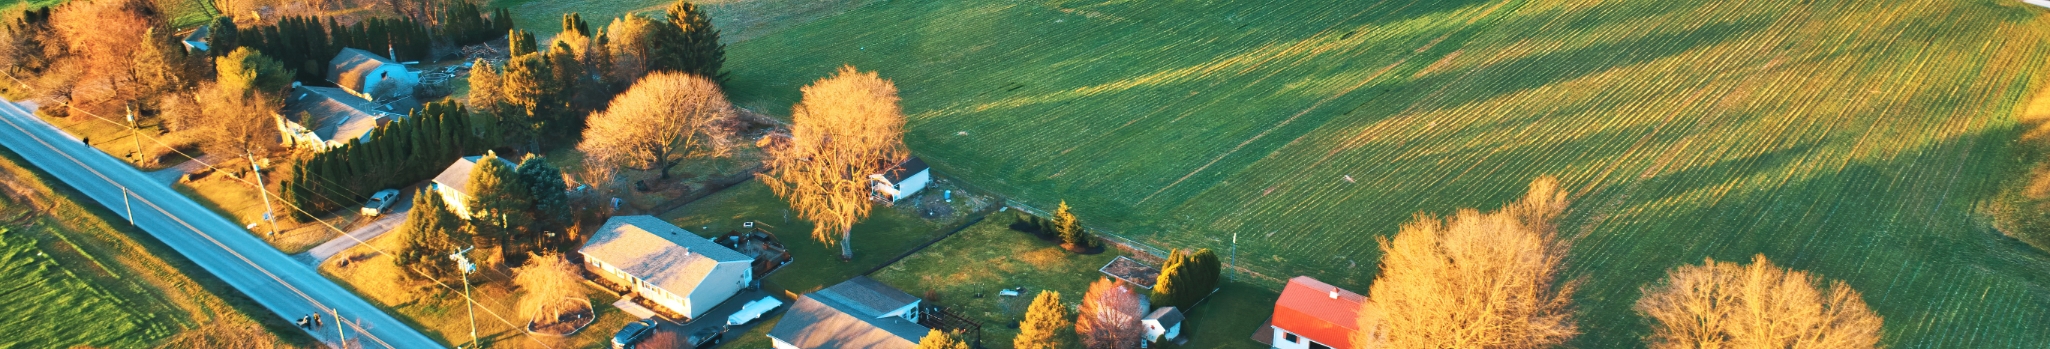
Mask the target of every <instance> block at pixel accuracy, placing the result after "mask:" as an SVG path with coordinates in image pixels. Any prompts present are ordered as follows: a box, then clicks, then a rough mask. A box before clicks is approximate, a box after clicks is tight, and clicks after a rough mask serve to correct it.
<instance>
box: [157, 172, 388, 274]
mask: <svg viewBox="0 0 2050 349" xmlns="http://www.w3.org/2000/svg"><path fill="white" fill-rule="evenodd" d="M171 189H173V190H177V191H178V193H179V194H185V196H187V197H191V198H192V199H193V201H196V202H199V204H200V205H201V206H206V208H207V209H209V210H213V211H214V213H218V214H220V215H221V216H222V217H227V218H228V219H229V220H232V221H234V222H235V224H239V225H242V226H244V227H247V226H249V225H250V224H255V225H256V227H255V228H251V229H246V230H247V231H248V233H249V234H252V235H256V237H257V238H260V239H263V241H264V242H265V243H269V244H270V245H271V247H274V248H277V249H278V251H282V252H284V253H285V254H298V253H300V252H306V250H309V249H312V248H313V247H314V246H319V245H320V244H321V243H324V242H327V241H328V240H329V239H333V238H335V237H336V236H340V235H341V233H339V232H336V231H335V229H334V228H342V229H347V228H348V225H349V223H352V222H355V221H356V220H357V218H358V217H357V216H358V214H357V213H356V212H354V211H348V210H342V212H341V213H340V214H335V215H331V216H330V217H327V218H323V219H321V222H307V223H294V222H291V221H290V220H289V219H282V218H286V217H287V215H289V214H291V213H290V212H291V211H290V209H291V208H289V207H286V206H285V204H284V203H283V202H278V201H276V199H277V198H276V197H275V196H273V197H272V198H271V199H272V200H273V201H272V202H271V205H272V207H273V208H274V209H275V210H276V211H277V213H276V215H277V216H278V217H279V218H281V219H279V220H278V221H277V229H278V233H277V234H276V235H272V234H269V231H270V226H269V224H267V223H264V221H263V212H264V203H263V199H262V198H259V197H257V192H256V188H254V187H251V186H250V184H249V182H248V181H246V180H244V179H236V178H228V176H226V175H223V174H221V173H218V172H216V173H213V174H211V175H208V176H206V177H204V178H200V179H198V180H193V181H188V182H183V183H176V184H173V185H171ZM331 226H332V227H331Z"/></svg>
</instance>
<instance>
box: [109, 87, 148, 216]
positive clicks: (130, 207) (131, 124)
mask: <svg viewBox="0 0 2050 349" xmlns="http://www.w3.org/2000/svg"><path fill="white" fill-rule="evenodd" d="M140 134H141V132H137V131H136V127H135V108H134V107H129V108H128V138H133V139H135V155H137V156H141V155H142V138H141V137H140ZM136 164H137V165H141V164H142V161H141V160H137V161H136ZM115 185H119V186H121V209H122V210H126V211H128V225H129V226H135V205H134V204H130V203H128V194H129V192H128V185H125V184H120V182H115Z"/></svg>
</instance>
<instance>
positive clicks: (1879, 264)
mask: <svg viewBox="0 0 2050 349" xmlns="http://www.w3.org/2000/svg"><path fill="white" fill-rule="evenodd" d="M2017 134H2018V132H2017V128H2015V127H2011V126H2010V127H2000V128H1996V129H1992V130H1987V131H1981V132H1976V133H1973V134H1971V135H1967V136H1963V137H1957V138H1951V139H1947V140H1945V141H1943V142H1938V143H1934V144H1937V145H1934V146H1929V147H1927V149H1923V150H1922V151H1926V152H1928V153H1929V154H1932V155H1922V156H1920V157H1913V156H1906V155H1908V154H1923V152H1918V151H1903V152H1901V153H1900V154H1903V156H1896V157H1892V158H1888V159H1882V160H1874V161H1869V162H1858V163H1855V164H1852V165H1849V166H1846V167H1844V168H1842V169H1840V170H1834V171H1827V170H1826V169H1816V170H1813V172H1823V171H1827V172H1826V173H1819V174H1816V175H1814V176H1812V177H1805V178H1796V179H1793V180H1789V181H1787V182H1785V183H1783V184H1782V185H1779V186H1771V187H1755V188H1753V187H1746V188H1739V189H1734V190H1733V191H1735V192H1734V193H1732V194H1729V195H1726V196H1721V197H1716V198H1704V199H1700V200H1697V202H1696V205H1684V206H1682V207H1681V208H1679V209H1674V210H1669V211H1666V212H1655V213H1650V214H1646V216H1644V217H1635V218H1631V219H1623V220H1616V221H1613V223H1612V224H1606V225H1603V226H1600V227H1597V228H1596V229H1595V231H1594V232H1592V234H1590V235H1588V236H1587V237H1585V238H1583V239H1582V240H1580V241H1579V242H1578V244H1577V245H1576V247H1575V249H1574V251H1573V254H1572V257H1571V258H1570V259H1571V260H1570V261H1569V263H1570V264H1571V265H1572V266H1573V268H1574V272H1573V273H1571V274H1577V275H1585V276H1586V277H1587V280H1588V284H1587V285H1585V286H1586V287H1584V288H1582V290H1583V291H1582V293H1581V294H1580V295H1579V296H1578V297H1577V298H1578V301H1579V306H1580V307H1581V308H1580V309H1581V311H1582V314H1583V316H1582V318H1581V324H1582V330H1583V332H1584V333H1585V334H1584V335H1582V336H1581V337H1580V338H1579V339H1578V340H1577V342H1576V343H1575V346H1578V347H1635V346H1639V345H1641V342H1640V339H1641V338H1642V336H1644V335H1646V334H1648V333H1649V329H1648V327H1647V326H1646V325H1645V322H1644V320H1643V319H1642V318H1641V317H1638V316H1637V315H1636V314H1635V313H1634V312H1633V311H1631V310H1630V306H1631V304H1632V303H1634V302H1635V301H1636V299H1637V298H1638V297H1640V296H1641V293H1640V292H1639V291H1638V287H1641V286H1643V285H1646V284H1649V283H1652V282H1654V281H1656V280H1658V279H1660V278H1662V277H1664V273H1665V271H1666V270H1668V269H1670V268H1673V267H1677V266H1681V265H1688V264H1700V263H1701V261H1702V258H1714V259H1716V260H1721V261H1748V260H1749V258H1750V256H1751V255H1754V254H1764V255H1765V256H1767V257H1768V258H1771V259H1772V260H1773V261H1774V262H1775V263H1778V264H1780V265H1782V266H1786V267H1789V268H1794V269H1801V270H1808V271H1811V272H1814V273H1815V275H1817V276H1819V277H1823V278H1827V279H1831V280H1843V281H1845V282H1847V283H1848V284H1849V285H1850V286H1852V287H1853V288H1856V289H1857V290H1859V291H1861V292H1863V293H1864V299H1865V301H1866V302H1867V303H1868V304H1870V305H1871V307H1872V309H1873V310H1875V311H1876V312H1878V313H1879V314H1880V315H1881V316H1883V317H1885V319H1886V324H1887V325H1886V327H1885V338H1886V340H1885V343H1886V344H1888V346H1896V347H2043V346H2050V338H2046V337H2042V336H2040V331H2041V329H2040V327H2039V326H2037V325H2039V324H2043V323H2050V311H2046V310H2045V309H2050V299H2046V298H2045V297H2044V296H2042V294H2041V290H2043V289H2045V286H2046V285H2050V256H2046V255H2044V254H2042V253H2041V252H2038V251H2034V250H2030V249H2029V248H2027V247H2026V246H2024V245H2021V244H2019V243H2016V242H2014V241H2012V239H2008V238H2006V237H2004V236H2001V235H2000V234H1999V233H1998V232H1995V231H1992V230H1991V229H1990V228H1989V227H1986V226H1985V225H1984V224H1981V223H1978V219H1977V217H1975V214H1974V213H1973V210H1972V207H1973V206H1974V204H1975V203H1977V202H1979V201H1981V200H1984V199H1986V198H1989V197H1991V196H1992V195H1994V193H1995V192H1996V191H1997V185H1995V183H1998V181H1999V179H2000V178H1998V177H2001V176H2005V175H2012V174H2015V173H2017V171H2016V169H2017V168H2019V167H2020V166H2016V165H2014V164H2011V163H2007V160H2006V159H2004V158H2003V157H2002V156H2001V155H2003V154H2004V152H2005V151H2006V150H2007V149H2006V148H2007V147H2008V142H2009V141H2011V140H2013V139H2015V138H2014V137H2015V136H2016V135H2017ZM1782 156H1783V155H1772V156H1767V157H1764V158H1757V159H1755V160H1752V161H1766V162H1783V161H1785V160H1784V159H1783V158H1782ZM1771 169H1772V167H1762V168H1755V169H1751V170H1742V171H1735V172H1738V173H1734V174H1722V175H1718V174H1717V172H1722V171H1717V170H1706V171H1689V172H1686V173H1682V174H1679V175H1675V176H1674V177H1676V178H1672V179H1670V181H1668V180H1667V179H1663V178H1662V179H1660V180H1655V181H1654V182H1652V183H1660V185H1647V186H1643V187H1641V189H1638V190H1635V191H1638V192H1641V193H1638V194H1636V195H1639V196H1645V197H1656V196H1660V195H1670V194H1674V193H1679V192H1682V191H1686V190H1688V188H1689V187H1692V186H1687V185H1684V184H1681V183H1683V182H1685V181H1687V180H1689V179H1690V178H1691V179H1692V180H1694V181H1701V182H1717V181H1719V180H1718V178H1743V177H1747V176H1748V175H1751V174H1763V172H1770V170H1771ZM1697 176H1698V177H1697ZM1728 180H1731V179H1720V181H1728ZM1631 201H1638V200H1631ZM1639 202H1641V201H1639ZM1580 207H1584V206H1581V205H1576V209H1579V208H1580ZM1589 214H1590V213H1587V212H1575V213H1573V215H1574V216H1575V217H1571V218H1569V220H1568V224H1567V225H1568V226H1571V225H1573V224H1574V223H1577V222H1575V221H1577V220H1582V219H1586V218H1587V217H1586V216H1587V215H1589ZM1595 214H1598V213H1595Z"/></svg>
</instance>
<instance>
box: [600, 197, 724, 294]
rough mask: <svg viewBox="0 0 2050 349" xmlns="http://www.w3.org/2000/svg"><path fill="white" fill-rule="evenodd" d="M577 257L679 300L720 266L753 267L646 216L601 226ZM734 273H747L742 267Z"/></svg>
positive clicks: (720, 248) (623, 218) (613, 220)
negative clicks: (620, 272) (600, 263)
mask: <svg viewBox="0 0 2050 349" xmlns="http://www.w3.org/2000/svg"><path fill="white" fill-rule="evenodd" d="M578 252H581V253H583V254H584V257H587V258H592V259H596V260H599V261H603V262H605V263H606V264H611V265H612V267H614V268H619V270H620V271H623V272H626V273H627V274H631V275H633V276H635V277H639V278H641V280H642V281H645V282H647V283H648V284H652V285H655V287H660V288H662V289H663V290H668V291H669V292H672V293H676V294H679V295H687V294H690V292H691V290H695V289H697V287H698V284H699V283H701V282H704V280H705V277H706V276H708V275H712V273H713V272H714V271H715V270H714V269H718V268H719V265H720V264H721V263H728V262H739V263H742V265H743V266H745V265H747V263H752V262H754V258H752V257H748V256H747V255H744V254H740V252H737V251H734V250H733V249H730V248H726V246H720V245H719V244H717V243H713V242H712V240H710V239H706V238H704V237H700V236H698V234H696V233H692V232H690V231H688V230H683V228H679V227H677V226H676V225H673V224H669V222H665V221H662V219H661V218H655V216H647V215H639V216H615V217H612V218H611V219H607V220H605V226H604V227H601V228H598V233H597V234H593V235H591V240H590V242H586V243H584V248H583V249H580V250H578ZM733 270H738V271H740V272H750V271H751V269H748V268H745V267H742V268H733Z"/></svg>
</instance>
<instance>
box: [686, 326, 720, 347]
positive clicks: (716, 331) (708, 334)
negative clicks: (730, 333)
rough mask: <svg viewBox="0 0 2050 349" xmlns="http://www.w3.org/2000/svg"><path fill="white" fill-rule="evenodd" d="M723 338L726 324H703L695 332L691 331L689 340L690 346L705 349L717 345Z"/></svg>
mask: <svg viewBox="0 0 2050 349" xmlns="http://www.w3.org/2000/svg"><path fill="white" fill-rule="evenodd" d="M725 339H726V326H705V327H704V328H700V329H698V331H697V332H691V334H690V338H689V341H690V347H691V348H697V349H705V348H710V347H712V346H713V345H718V344H719V341H721V340H725Z"/></svg>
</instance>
